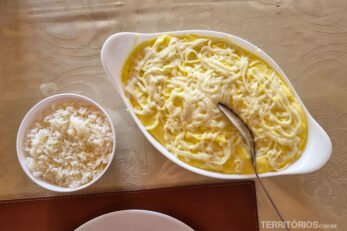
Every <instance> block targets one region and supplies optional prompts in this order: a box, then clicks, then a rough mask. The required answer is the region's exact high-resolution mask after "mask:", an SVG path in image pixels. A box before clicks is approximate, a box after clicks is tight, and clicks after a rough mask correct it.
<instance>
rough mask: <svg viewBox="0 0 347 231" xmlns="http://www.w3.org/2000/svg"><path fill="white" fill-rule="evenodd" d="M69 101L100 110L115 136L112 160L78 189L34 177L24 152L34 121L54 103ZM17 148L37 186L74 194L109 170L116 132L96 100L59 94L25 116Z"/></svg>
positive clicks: (38, 104)
mask: <svg viewBox="0 0 347 231" xmlns="http://www.w3.org/2000/svg"><path fill="white" fill-rule="evenodd" d="M69 100H73V101H80V102H84V103H88V104H91V105H94V106H96V107H97V108H98V109H100V111H102V112H103V113H104V114H105V115H106V117H107V119H108V122H109V123H110V126H111V128H112V134H113V147H112V154H111V158H110V160H109V162H108V163H107V165H106V167H105V169H104V170H103V171H102V172H101V173H100V175H98V176H97V177H96V178H95V179H93V180H92V181H90V182H88V183H87V184H84V185H81V186H79V187H77V188H68V187H61V186H58V185H54V184H51V183H48V182H46V181H44V180H41V179H39V178H36V177H34V176H33V174H32V173H31V171H30V169H29V168H28V166H27V164H26V162H25V157H26V156H25V154H24V150H23V141H24V137H25V133H26V131H27V129H28V128H29V127H30V125H32V123H33V121H34V120H35V119H36V118H37V116H38V115H39V114H40V113H41V112H42V111H43V110H45V109H46V108H47V107H49V106H50V105H52V104H53V103H56V102H59V101H69ZM16 148H17V156H18V159H19V162H20V164H21V166H22V168H23V170H24V172H25V173H26V174H27V176H28V177H29V178H30V179H31V180H32V181H34V182H35V183H36V184H38V185H40V186H41V187H43V188H45V189H48V190H51V191H55V192H74V191H78V190H81V189H84V188H86V187H88V186H90V185H92V184H93V183H95V182H96V181H97V180H99V179H100V178H101V177H102V175H104V173H105V172H106V170H107V169H108V168H109V166H110V164H111V162H112V160H113V157H114V152H115V149H116V132H115V130H114V126H113V123H112V120H111V117H110V116H109V115H108V114H107V112H106V111H105V110H104V109H103V108H102V107H101V106H100V105H99V104H98V103H97V102H95V101H94V100H91V99H89V98H87V97H85V96H82V95H78V94H73V93H64V94H58V95H53V96H50V97H47V98H45V99H43V100H41V101H40V102H38V103H37V104H35V106H34V107H32V108H31V109H30V111H29V112H28V113H27V114H26V115H25V117H24V119H23V120H22V122H21V124H20V126H19V129H18V133H17V144H16Z"/></svg>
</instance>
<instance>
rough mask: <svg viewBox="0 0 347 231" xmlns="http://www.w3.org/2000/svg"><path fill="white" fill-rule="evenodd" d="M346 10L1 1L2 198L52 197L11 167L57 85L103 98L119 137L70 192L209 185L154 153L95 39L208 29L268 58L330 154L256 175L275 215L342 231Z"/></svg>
mask: <svg viewBox="0 0 347 231" xmlns="http://www.w3.org/2000/svg"><path fill="white" fill-rule="evenodd" d="M346 11H347V1H342V0H336V1H333V0H326V1H324V0H321V1H315V0H311V1H308V0H302V1H294V0H292V1H290V0H258V1H237V0H233V1H218V0H217V1H195V0H184V1H180V0H177V1H130V0H129V1H114V0H104V1H92V0H90V1H72V0H65V1H60V0H55V1H54V0H52V1H49V0H2V1H0V51H1V53H0V112H1V113H0V124H1V126H0V137H1V138H0V155H1V157H0V166H1V168H0V199H15V198H28V197H46V196H53V195H56V194H55V193H52V192H48V191H46V190H44V189H42V188H40V187H38V186H37V185H35V184H34V183H33V182H31V181H30V180H29V178H28V177H27V176H26V175H25V174H24V172H23V171H22V170H21V167H20V165H19V163H18V160H17V157H16V151H15V140H16V132H17V129H18V126H19V123H20V121H21V119H22V118H23V116H24V115H25V113H26V112H27V111H28V109H29V108H30V107H31V106H33V104H34V103H35V102H37V101H38V100H40V99H42V98H44V97H46V96H49V95H52V94H55V93H62V92H75V93H81V94H84V95H86V96H89V97H91V98H93V99H95V100H96V101H98V102H99V103H101V104H102V105H103V106H104V107H105V108H106V109H107V111H108V112H109V113H110V114H111V116H112V119H113V121H114V123H115V126H116V129H117V133H118V147H117V153H116V156H115V159H114V161H113V163H112V166H111V168H110V170H109V171H108V172H107V174H106V175H105V176H104V177H102V179H101V180H100V181H99V182H97V183H96V184H95V185H94V186H92V187H90V188H89V189H87V190H84V191H83V192H80V193H88V192H103V191H119V190H133V189H147V188H157V187H164V186H176V185H187V184H202V183H211V182H217V181H218V180H214V179H209V178H206V177H202V176H198V175H196V174H193V173H190V172H188V171H186V170H184V169H182V168H180V167H178V166H176V165H174V164H173V163H171V162H170V161H169V160H167V159H166V158H165V157H163V156H162V155H160V154H159V153H158V152H157V151H155V150H154V148H153V147H152V146H151V145H150V144H149V143H148V142H147V141H146V140H145V138H144V137H143V136H142V135H141V133H140V132H139V130H138V129H137V128H136V127H135V125H134V123H133V121H132V119H131V118H130V117H129V115H128V113H127V112H126V110H125V108H124V105H123V104H122V102H121V100H120V99H119V98H118V96H117V94H116V92H115V90H114V88H113V87H112V86H111V84H110V82H109V81H108V80H107V78H106V74H105V73H104V71H103V69H102V67H101V63H100V48H101V46H102V44H103V42H104V40H105V39H106V38H107V37H108V36H109V35H111V34H113V33H116V32H120V31H138V32H155V31H170V30H182V29H211V30H218V31H224V32H227V33H231V34H234V35H237V36H240V37H242V38H245V39H247V40H249V41H251V42H253V43H254V44H256V45H257V46H259V47H260V48H261V49H263V50H265V51H266V52H267V53H268V54H270V55H271V56H272V57H273V58H274V60H276V61H277V62H278V63H279V65H280V66H281V67H282V68H283V70H284V71H285V72H286V74H287V76H288V78H289V79H290V81H291V82H292V83H293V85H294V87H295V88H296V90H297V92H298V94H299V95H300V96H301V99H302V100H303V102H304V103H305V105H306V106H307V108H308V110H309V111H310V112H311V113H312V115H313V116H314V117H315V118H316V119H317V121H318V122H319V123H320V124H321V125H322V127H323V128H324V129H325V130H326V131H327V132H328V134H329V136H330V138H331V139H332V142H333V154H332V157H331V159H330V161H329V162H328V164H327V165H326V166H324V167H323V168H322V169H321V170H319V171H318V172H315V173H312V174H305V175H296V176H281V177H273V178H268V179H264V182H265V184H266V185H267V186H268V187H269V189H270V191H271V193H272V194H273V197H274V200H275V201H276V202H277V203H278V207H279V208H280V210H282V211H283V214H284V216H285V217H286V218H287V219H288V220H294V219H295V220H296V221H302V220H309V221H319V223H322V224H330V223H333V224H336V225H337V227H338V229H339V230H343V228H345V229H346V228H347V219H343V218H346V216H347V209H346V205H347V196H346V193H347V159H346V158H344V157H345V155H346V153H347V148H346V147H347V146H346V143H347V140H346V137H347V107H346V106H347V102H346V101H347V77H346V74H347V14H346ZM133 140H136V142H133ZM258 207H259V216H260V222H261V221H269V220H270V221H271V220H277V217H276V214H275V213H274V211H273V209H272V208H271V206H270V204H269V203H268V201H267V200H266V198H265V197H264V193H263V192H262V191H261V190H260V189H258ZM260 226H262V225H261V223H260Z"/></svg>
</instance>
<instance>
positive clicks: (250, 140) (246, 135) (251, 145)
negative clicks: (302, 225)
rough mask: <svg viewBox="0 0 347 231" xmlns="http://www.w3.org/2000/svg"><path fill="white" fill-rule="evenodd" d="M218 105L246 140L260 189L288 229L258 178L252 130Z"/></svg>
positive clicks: (233, 113) (226, 109) (235, 115)
mask: <svg viewBox="0 0 347 231" xmlns="http://www.w3.org/2000/svg"><path fill="white" fill-rule="evenodd" d="M218 107H219V109H220V110H221V111H222V112H223V113H224V115H225V116H226V117H227V118H228V119H229V120H230V122H231V123H232V124H233V125H234V126H235V127H236V129H237V130H238V131H239V132H240V134H241V136H242V138H243V140H244V141H245V142H246V144H247V146H248V149H249V151H250V153H251V158H252V165H253V168H254V172H255V175H256V177H257V179H258V181H259V183H260V185H261V187H262V189H263V190H264V192H265V194H266V196H267V198H268V199H269V201H270V202H271V205H272V207H273V208H274V209H275V211H276V213H277V215H278V216H279V217H280V219H281V221H282V222H283V224H284V226H285V228H286V230H290V229H289V228H288V226H287V223H286V222H285V221H284V219H283V217H282V215H281V213H280V211H279V210H278V208H277V207H276V205H275V203H274V202H273V200H272V199H271V196H270V194H269V193H268V191H267V190H266V188H265V186H264V185H263V182H262V181H261V180H260V177H259V175H258V171H257V162H256V156H255V143H254V138H253V134H252V131H251V130H250V129H249V127H248V126H247V124H246V123H244V122H243V121H242V120H241V118H240V117H239V116H238V115H237V114H236V113H235V112H234V111H233V110H231V109H230V108H228V107H227V106H225V105H224V104H222V103H218Z"/></svg>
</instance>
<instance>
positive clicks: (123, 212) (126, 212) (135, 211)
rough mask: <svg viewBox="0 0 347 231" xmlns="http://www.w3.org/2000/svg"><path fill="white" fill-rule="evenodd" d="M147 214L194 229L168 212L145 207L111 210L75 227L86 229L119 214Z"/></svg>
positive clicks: (187, 229)
mask: <svg viewBox="0 0 347 231" xmlns="http://www.w3.org/2000/svg"><path fill="white" fill-rule="evenodd" d="M139 213H141V214H146V215H154V216H157V217H160V218H164V219H167V220H170V221H172V222H175V223H176V224H177V225H180V226H181V227H182V228H185V229H186V231H193V229H192V228H191V227H189V226H188V225H187V224H185V223H184V222H182V221H180V220H178V219H176V218H174V217H172V216H169V215H167V214H164V213H160V212H156V211H151V210H145V209H126V210H119V211H115V212H110V213H106V214H103V215H100V216H98V217H96V218H93V219H91V220H89V221H87V222H86V223H84V224H82V225H81V226H79V227H78V228H77V229H75V231H83V230H84V229H87V228H88V226H90V225H92V224H94V223H95V222H99V221H101V220H103V219H106V218H109V217H113V216H118V215H129V214H130V215H136V214H139Z"/></svg>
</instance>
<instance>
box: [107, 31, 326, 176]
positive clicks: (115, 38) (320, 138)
mask: <svg viewBox="0 0 347 231" xmlns="http://www.w3.org/2000/svg"><path fill="white" fill-rule="evenodd" d="M162 34H172V35H187V34H196V35H202V36H211V37H216V38H226V39H229V40H231V41H232V42H233V43H235V44H236V45H238V46H240V47H242V48H244V49H246V50H248V51H250V52H251V53H255V54H257V55H258V56H259V57H261V58H262V59H264V60H265V61H266V62H267V63H268V64H269V65H270V66H272V68H274V69H275V70H276V71H277V72H278V73H279V74H280V75H281V76H282V77H283V78H284V80H285V81H286V82H287V83H288V85H289V86H290V87H291V88H292V90H293V92H294V93H295V95H296V97H297V98H298V99H299V101H300V103H301V105H302V107H303V108H304V110H305V113H306V117H307V121H308V141H307V145H306V148H305V150H304V152H303V154H302V155H301V157H300V158H299V159H298V160H297V161H296V162H294V163H293V164H292V165H290V166H289V167H288V168H286V169H284V170H282V171H278V172H269V173H263V174H260V176H261V177H268V176H279V175H291V174H303V173H310V172H313V171H316V170H318V169H319V168H321V167H322V166H323V165H324V164H325V163H326V162H327V161H328V160H329V158H330V155H331V152H332V145H331V141H330V139H329V137H328V135H327V133H326V132H325V131H324V130H323V129H322V128H321V126H320V125H319V124H318V123H317V122H316V121H315V120H314V119H313V117H312V116H311V114H310V113H309V112H308V111H307V109H306V107H305V105H304V104H303V103H302V101H301V99H300V97H299V96H298V94H297V92H296V91H295V89H294V87H293V86H292V84H291V83H290V81H289V80H288V78H287V76H286V75H285V73H284V72H283V71H282V69H281V68H280V67H279V65H278V64H277V63H276V62H275V61H274V60H273V59H272V58H271V57H270V56H269V55H267V54H266V53H265V52H264V51H262V50H261V49H259V48H258V47H256V46H255V45H253V44H251V43H250V42H248V41H246V40H244V39H241V38H239V37H237V36H234V35H230V34H226V33H222V32H215V31H206V30H185V31H172V32H160V33H150V34H142V33H132V32H121V33H117V34H114V35H112V36H110V37H109V38H108V39H107V40H106V41H105V43H104V45H103V47H102V50H101V61H102V64H103V67H104V69H105V71H106V73H107V75H108V77H109V78H110V80H111V82H112V83H113V85H114V86H115V88H116V89H117V91H118V93H119V95H120V96H121V98H122V100H123V101H124V103H125V105H126V107H127V108H128V110H129V112H130V114H131V116H132V117H133V119H134V120H135V122H136V124H137V125H138V127H139V128H140V130H141V131H142V133H143V134H144V135H145V137H146V138H147V139H148V140H149V142H151V143H152V145H153V146H154V147H155V148H156V149H157V150H158V151H160V152H161V153H162V154H163V155H164V156H166V157H167V158H168V159H170V160H171V161H173V162H174V163H176V164H178V165H179V166H181V167H183V168H185V169H188V170H190V171H192V172H195V173H197V174H201V175H204V176H208V177H214V178H220V179H247V178H254V177H255V175H253V174H224V173H217V172H211V171H207V170H203V169H200V168H197V167H193V166H191V165H189V164H186V163H185V162H183V161H181V160H179V159H178V158H176V157H175V156H174V155H173V154H171V153H170V152H169V151H168V150H167V149H166V148H165V147H164V146H163V145H161V144H160V143H159V142H158V141H157V140H156V139H154V138H153V137H152V135H151V134H150V133H149V132H147V131H146V129H145V128H144V126H143V125H142V123H141V121H140V120H139V119H138V118H137V117H136V115H135V114H134V112H133V110H132V105H131V104H130V102H129V101H128V99H127V98H126V97H125V95H124V91H123V88H122V82H121V70H122V66H123V63H124V62H125V60H126V58H127V57H128V55H129V54H130V52H131V51H132V50H133V48H135V47H136V45H138V44H139V43H141V42H143V41H146V40H149V39H152V38H155V37H157V36H159V35H162Z"/></svg>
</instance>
